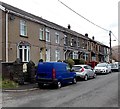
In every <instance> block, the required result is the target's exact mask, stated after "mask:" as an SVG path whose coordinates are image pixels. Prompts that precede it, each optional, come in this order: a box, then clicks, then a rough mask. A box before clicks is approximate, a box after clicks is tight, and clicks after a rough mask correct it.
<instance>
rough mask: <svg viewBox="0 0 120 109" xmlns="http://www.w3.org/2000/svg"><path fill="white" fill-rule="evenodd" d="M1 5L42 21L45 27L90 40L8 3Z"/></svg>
mask: <svg viewBox="0 0 120 109" xmlns="http://www.w3.org/2000/svg"><path fill="white" fill-rule="evenodd" d="M1 4H2V6H3V7H5V8H6V9H8V10H10V11H13V12H16V13H19V14H21V15H24V16H28V17H30V18H32V19H36V20H38V21H41V23H43V24H44V25H45V26H50V27H52V28H54V29H57V30H60V31H63V32H67V33H69V34H71V35H74V36H78V37H81V38H83V39H86V40H87V39H88V38H86V37H85V36H84V35H82V34H80V33H77V32H76V31H73V30H70V29H68V28H65V27H63V26H60V25H58V24H55V23H53V22H50V21H48V20H46V19H43V18H41V17H39V16H36V15H33V14H31V13H28V12H26V11H23V10H21V9H18V8H16V7H13V6H11V5H8V4H6V3H3V2H1Z"/></svg>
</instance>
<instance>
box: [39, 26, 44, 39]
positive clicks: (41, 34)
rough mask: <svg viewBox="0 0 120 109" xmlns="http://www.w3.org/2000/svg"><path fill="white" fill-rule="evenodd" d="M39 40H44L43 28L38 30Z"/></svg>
mask: <svg viewBox="0 0 120 109" xmlns="http://www.w3.org/2000/svg"><path fill="white" fill-rule="evenodd" d="M39 39H40V40H44V28H40V32H39Z"/></svg>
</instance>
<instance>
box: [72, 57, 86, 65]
mask: <svg viewBox="0 0 120 109" xmlns="http://www.w3.org/2000/svg"><path fill="white" fill-rule="evenodd" d="M73 60H74V62H75V65H79V64H85V60H84V59H82V58H81V59H73Z"/></svg>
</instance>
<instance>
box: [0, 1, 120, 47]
mask: <svg viewBox="0 0 120 109" xmlns="http://www.w3.org/2000/svg"><path fill="white" fill-rule="evenodd" d="M1 1H2V2H5V3H8V4H10V5H12V6H15V7H17V8H20V9H22V10H24V11H27V12H29V13H32V14H35V15H37V16H40V17H42V18H44V19H47V20H49V21H51V22H54V23H57V24H59V25H61V26H64V27H67V25H68V24H70V25H71V29H72V30H74V31H77V32H79V33H81V34H83V35H84V34H85V33H88V35H89V37H90V38H92V36H94V37H95V40H98V41H100V42H102V43H104V44H106V45H108V46H109V32H107V31H104V30H102V29H100V28H98V27H96V26H94V25H92V24H91V23H89V22H87V21H86V20H84V19H83V18H81V17H80V16H78V15H77V14H75V13H73V12H72V11H70V10H69V9H68V8H66V7H65V6H64V5H62V4H61V3H60V2H59V1H58V0H1ZM60 1H62V2H63V3H65V4H66V5H67V6H69V7H70V8H72V9H73V10H75V11H76V12H77V13H79V14H80V15H82V16H84V17H85V18H87V19H89V20H90V21H92V22H93V23H95V24H97V25H99V26H101V27H103V28H105V29H107V30H111V31H112V32H113V33H114V35H115V36H116V37H117V38H118V2H119V0H60ZM114 39H115V37H114V36H113V35H112V40H114ZM114 45H118V41H112V46H114Z"/></svg>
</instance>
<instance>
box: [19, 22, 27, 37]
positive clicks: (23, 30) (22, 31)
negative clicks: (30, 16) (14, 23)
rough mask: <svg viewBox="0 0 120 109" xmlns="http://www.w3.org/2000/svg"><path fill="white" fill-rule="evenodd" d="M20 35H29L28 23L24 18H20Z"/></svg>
mask: <svg viewBox="0 0 120 109" xmlns="http://www.w3.org/2000/svg"><path fill="white" fill-rule="evenodd" d="M20 35H21V36H27V24H26V21H24V20H20Z"/></svg>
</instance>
